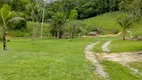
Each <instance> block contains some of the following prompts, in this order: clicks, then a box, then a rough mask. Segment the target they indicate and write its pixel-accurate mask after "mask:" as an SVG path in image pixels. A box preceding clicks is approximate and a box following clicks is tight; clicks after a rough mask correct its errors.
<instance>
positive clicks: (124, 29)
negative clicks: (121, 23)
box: [123, 28, 126, 40]
mask: <svg viewBox="0 0 142 80" xmlns="http://www.w3.org/2000/svg"><path fill="white" fill-rule="evenodd" d="M123 40H126V39H125V28H124V30H123Z"/></svg>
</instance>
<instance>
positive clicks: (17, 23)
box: [8, 17, 27, 30]
mask: <svg viewBox="0 0 142 80" xmlns="http://www.w3.org/2000/svg"><path fill="white" fill-rule="evenodd" d="M26 28H27V27H26V20H25V19H24V18H21V17H15V18H13V19H11V20H10V21H8V29H10V30H23V29H26Z"/></svg>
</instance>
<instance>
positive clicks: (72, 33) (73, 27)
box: [70, 22, 75, 40]
mask: <svg viewBox="0 0 142 80" xmlns="http://www.w3.org/2000/svg"><path fill="white" fill-rule="evenodd" d="M74 30H75V23H74V22H73V26H72V32H71V36H70V40H72V39H73V37H74Z"/></svg>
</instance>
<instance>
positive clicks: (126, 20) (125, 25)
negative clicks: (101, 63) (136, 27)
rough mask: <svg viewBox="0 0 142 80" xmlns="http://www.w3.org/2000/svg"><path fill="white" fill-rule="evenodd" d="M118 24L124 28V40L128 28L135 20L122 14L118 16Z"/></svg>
mask: <svg viewBox="0 0 142 80" xmlns="http://www.w3.org/2000/svg"><path fill="white" fill-rule="evenodd" d="M118 24H119V25H120V26H121V28H122V29H123V40H126V38H125V34H126V29H127V28H129V27H130V26H132V24H133V22H132V19H131V17H130V16H126V15H125V16H122V17H121V18H118Z"/></svg>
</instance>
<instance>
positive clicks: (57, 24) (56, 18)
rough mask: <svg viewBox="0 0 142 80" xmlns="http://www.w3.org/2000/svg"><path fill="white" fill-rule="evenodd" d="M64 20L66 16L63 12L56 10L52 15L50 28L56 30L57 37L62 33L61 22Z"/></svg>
mask: <svg viewBox="0 0 142 80" xmlns="http://www.w3.org/2000/svg"><path fill="white" fill-rule="evenodd" d="M65 22H66V16H65V13H63V12H56V13H55V14H54V15H53V16H52V27H53V28H52V29H55V32H56V31H57V39H59V38H61V36H62V34H63V24H64V23H65Z"/></svg>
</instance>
